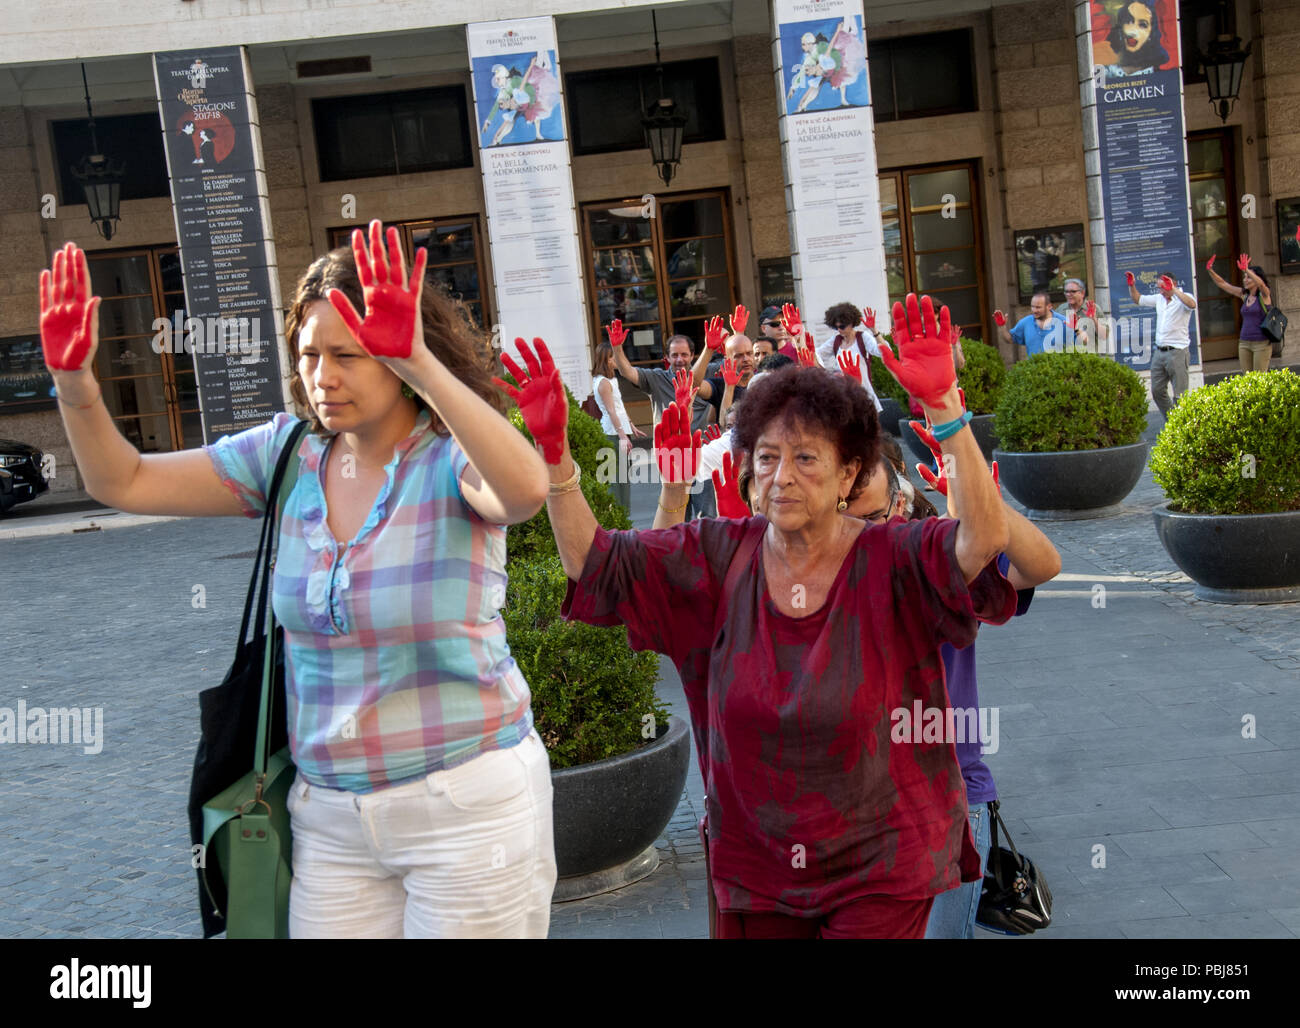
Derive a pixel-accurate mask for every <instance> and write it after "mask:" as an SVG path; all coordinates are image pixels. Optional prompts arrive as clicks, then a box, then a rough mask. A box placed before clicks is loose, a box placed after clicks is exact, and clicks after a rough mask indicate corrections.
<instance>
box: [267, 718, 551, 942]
mask: <svg viewBox="0 0 1300 1028" xmlns="http://www.w3.org/2000/svg"><path fill="white" fill-rule="evenodd" d="M288 807H289V814H290V818H291V820H292V825H293V891H292V893H291V894H290V899H289V934H290V936H292V937H293V938H296V939H313V938H314V939H324V938H349V939H400V938H408V939H409V938H441V939H451V938H533V939H544V938H546V934H547V930H548V928H549V926H550V918H551V892H552V890H553V889H554V887H555V844H554V841H553V838H552V834H551V769H550V761H549V760H548V759H547V756H546V748H545V747H544V746H543V745H542V740H541V739H540V738H539V737H538V735H537V732H536V731H533V732H531V733H529V735H528V738H526V739H525V740H524V741H523V742H521V743H520V744H519V745H517V746H512V747H511V748H510V749H506V750H490V751H489V752H487V753H483V754H480V755H479V756H477V757H475V758H474V759H473V760H470V761H468V762H466V763H464V764H460V765H458V766H457V767H454V768H451V769H450V770H448V771H435V772H434V773H433V774H431V775H429V776H428V777H427V778H420V779H417V780H416V781H412V782H406V783H403V784H402V785H396V786H392V787H390V788H387V789H380V790H379V791H377V792H372V793H366V794H364V795H361V794H358V793H352V792H346V791H343V790H338V789H326V788H322V787H321V786H318V785H309V784H308V783H307V782H305V781H303V780H302V778H301V777H298V778H297V779H296V780H295V781H294V783H293V787H292V788H291V789H290V791H289V801H288Z"/></svg>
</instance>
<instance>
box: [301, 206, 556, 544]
mask: <svg viewBox="0 0 1300 1028" xmlns="http://www.w3.org/2000/svg"><path fill="white" fill-rule="evenodd" d="M387 241H388V253H387V255H385V253H384V233H383V226H382V225H380V223H379V222H378V221H372V222H371V223H370V243H369V246H368V247H367V246H366V241H365V237H364V235H363V234H362V232H361V230H360V229H357V230H356V231H355V232H353V233H352V252H353V254H354V256H355V257H356V261H357V273H358V275H359V276H360V278H361V286H362V295H363V296H364V297H365V305H366V312H365V318H364V319H363V318H362V317H361V316H360V315H359V314H358V313H357V311H356V310H355V309H354V308H353V306H352V303H351V301H350V300H348V298H347V297H346V296H344V295H343V293H342V292H340V291H339V290H337V289H332V290H330V291H329V292H328V293H327V299H328V300H329V301H330V303H331V304H333V306H334V309H335V310H337V311H338V312H339V316H340V317H342V318H343V322H344V324H346V325H347V326H348V330H349V331H350V332H351V333H352V336H353V338H355V339H356V340H357V342H358V343H360V344H361V346H362V347H363V348H364V349H365V350H366V352H367V353H369V354H370V355H371V356H372V357H374V358H375V359H376V360H378V361H380V362H381V363H383V364H385V365H386V366H387V367H388V368H389V369H391V370H392V371H393V373H394V374H396V375H397V376H398V377H399V378H401V379H402V380H403V381H404V382H406V383H407V384H408V385H410V386H411V388H412V389H414V390H415V391H416V392H417V393H419V394H420V395H421V396H422V397H423V398H424V400H425V402H426V403H427V404H428V405H429V406H430V407H431V408H433V410H434V411H435V412H436V413H437V415H438V417H439V418H440V419H441V420H442V423H443V424H444V425H446V426H447V429H448V431H450V432H451V434H452V437H453V438H454V439H455V440H456V442H457V443H458V444H459V445H460V448H461V450H462V451H463V452H464V454H465V457H466V459H467V460H468V461H469V467H468V468H467V469H466V470H465V473H464V475H462V476H461V491H462V492H463V493H464V496H465V502H466V503H468V504H469V505H470V506H471V507H472V508H473V509H474V510H475V511H476V512H477V513H478V514H479V516H480V517H482V518H483V519H484V520H486V521H491V522H493V523H495V524H503V525H513V524H517V523H519V522H521V521H527V520H528V519H529V518H531V517H532V516H533V515H534V514H536V513H537V511H538V510H539V509H540V508H541V506H542V502H543V501H544V499H545V497H546V467H545V465H544V464H543V463H542V461H541V458H539V457H538V456H537V454H536V453H534V452H533V448H532V447H531V446H529V445H528V440H527V439H525V438H524V437H523V436H521V435H520V434H519V433H518V432H517V431H515V429H514V427H513V426H512V425H511V424H510V422H508V421H507V420H506V419H505V418H503V417H502V416H501V415H500V414H498V413H497V412H496V411H495V410H494V409H493V408H492V406H491V404H489V403H488V402H487V401H486V400H484V399H483V398H482V397H481V396H479V395H478V394H477V393H475V392H474V391H473V390H472V389H470V387H469V386H467V385H465V383H463V382H461V381H460V379H458V378H457V377H456V376H455V375H454V374H453V373H452V372H451V371H450V370H448V368H447V366H446V365H444V364H443V363H442V362H441V361H440V360H438V358H437V357H435V356H434V354H433V351H431V350H430V349H429V348H428V346H426V345H425V342H424V328H423V326H422V324H421V319H420V317H419V310H420V293H421V291H422V289H423V286H424V267H425V263H426V261H427V259H428V255H427V253H426V251H425V249H424V248H423V247H421V248H420V249H419V250H417V251H416V254H415V263H414V267H413V269H412V271H411V276H410V280H409V282H408V281H407V278H406V259H405V258H404V257H403V256H402V249H401V246H400V245H399V244H398V236H397V229H395V228H390V229H389V230H388V235H387ZM518 342H519V341H518V340H516V343H518Z"/></svg>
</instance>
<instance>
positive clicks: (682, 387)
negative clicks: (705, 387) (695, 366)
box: [673, 368, 697, 410]
mask: <svg viewBox="0 0 1300 1028" xmlns="http://www.w3.org/2000/svg"><path fill="white" fill-rule="evenodd" d="M694 386H695V380H694V379H693V378H692V377H691V373H690V372H689V371H687V370H686V369H685V368H682V370H681V371H679V372H677V374H675V375H674V376H673V394H674V399H676V401H677V403H678V405H679V406H681V407H684V408H685V409H687V410H690V408H691V401H692V400H694V399H695V393H696V392H697V390H696V389H695V388H694Z"/></svg>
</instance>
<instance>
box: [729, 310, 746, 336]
mask: <svg viewBox="0 0 1300 1028" xmlns="http://www.w3.org/2000/svg"><path fill="white" fill-rule="evenodd" d="M748 324H749V311H747V310H745V305H744V304H743V303H738V304H736V312H735V313H734V314H733V315H732V316H731V332H732V334H733V335H738V336H740V335H744V334H745V326H746V325H748Z"/></svg>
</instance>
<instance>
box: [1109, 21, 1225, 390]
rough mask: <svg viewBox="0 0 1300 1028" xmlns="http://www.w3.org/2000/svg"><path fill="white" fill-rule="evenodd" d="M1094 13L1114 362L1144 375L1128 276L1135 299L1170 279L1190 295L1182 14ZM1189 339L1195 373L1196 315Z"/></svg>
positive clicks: (1149, 342)
mask: <svg viewBox="0 0 1300 1028" xmlns="http://www.w3.org/2000/svg"><path fill="white" fill-rule="evenodd" d="M1091 14H1092V32H1091V40H1092V67H1093V87H1094V89H1095V91H1096V102H1097V139H1098V144H1099V147H1100V159H1101V183H1102V202H1103V207H1104V211H1105V218H1106V253H1107V263H1108V265H1109V266H1108V268H1107V271H1108V275H1109V281H1110V296H1111V313H1112V315H1113V316H1114V318H1115V329H1116V335H1115V343H1116V349H1117V352H1116V354H1115V356H1116V358H1117V359H1118V360H1121V361H1123V362H1124V363H1126V364H1129V365H1131V366H1132V367H1134V368H1139V369H1145V368H1148V367H1150V364H1151V355H1152V346H1153V344H1154V342H1155V326H1156V315H1155V310H1154V309H1153V308H1151V307H1141V306H1138V305H1136V304H1134V303H1133V302H1132V300H1131V299H1130V297H1129V292H1128V286H1127V285H1126V283H1125V277H1124V276H1125V272H1129V271H1131V272H1132V273H1133V274H1134V276H1135V277H1136V278H1137V282H1138V284H1137V289H1138V292H1139V293H1154V292H1156V291H1157V288H1158V287H1157V280H1158V279H1159V278H1160V276H1161V275H1162V274H1166V273H1168V274H1169V275H1170V276H1172V277H1173V279H1174V280H1175V282H1176V283H1177V284H1178V288H1179V289H1180V290H1182V291H1183V292H1186V293H1194V292H1195V289H1196V275H1195V268H1194V266H1193V263H1192V230H1191V225H1192V223H1191V202H1190V197H1189V195H1188V185H1187V149H1186V145H1185V142H1184V127H1183V76H1182V71H1181V61H1180V57H1179V39H1178V11H1177V5H1176V4H1175V3H1174V0H1148V2H1147V3H1128V2H1122V0H1092V4H1091ZM1193 313H1194V314H1195V312H1193ZM1189 332H1190V335H1191V340H1192V345H1191V352H1190V353H1189V354H1188V364H1189V366H1192V367H1195V366H1196V365H1198V364H1200V352H1199V347H1198V344H1197V320H1196V317H1195V316H1193V318H1192V321H1191V326H1190V329H1189ZM1193 384H1194V383H1193Z"/></svg>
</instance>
